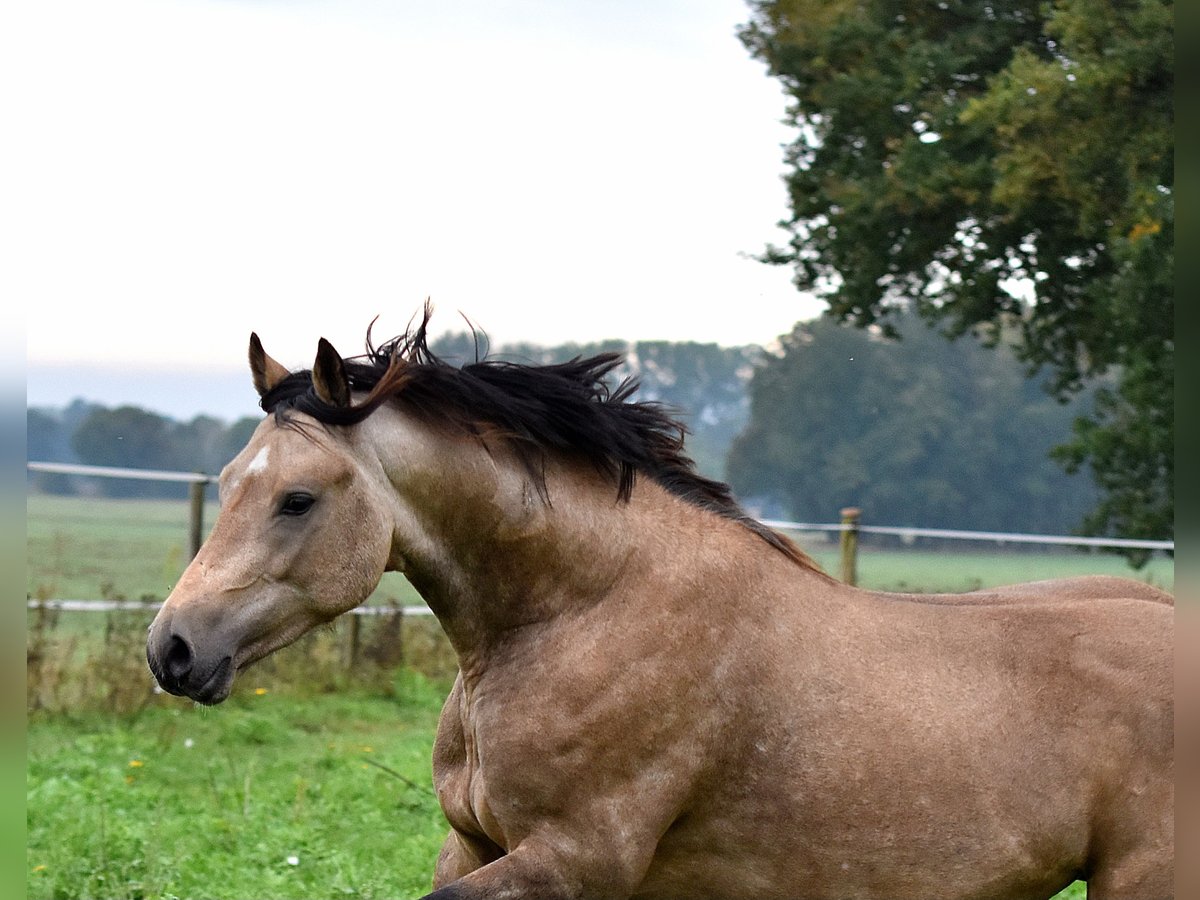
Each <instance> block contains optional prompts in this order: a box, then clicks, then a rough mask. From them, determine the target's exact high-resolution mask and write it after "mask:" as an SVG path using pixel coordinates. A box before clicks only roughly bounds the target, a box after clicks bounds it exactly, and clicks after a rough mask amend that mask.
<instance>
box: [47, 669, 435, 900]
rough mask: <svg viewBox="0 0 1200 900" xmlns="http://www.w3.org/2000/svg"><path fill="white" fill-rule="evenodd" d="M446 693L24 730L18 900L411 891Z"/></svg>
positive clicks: (419, 884)
mask: <svg viewBox="0 0 1200 900" xmlns="http://www.w3.org/2000/svg"><path fill="white" fill-rule="evenodd" d="M444 691H445V685H440V684H435V683H431V682H427V681H425V680H423V679H422V678H420V676H416V675H413V674H411V673H401V674H400V675H398V676H397V690H396V693H395V696H393V697H381V696H378V695H376V696H371V695H365V694H357V695H356V694H350V695H345V694H343V695H324V696H320V695H318V696H304V697H297V696H290V697H288V696H281V695H280V694H278V693H276V692H274V691H270V692H261V693H255V692H253V691H250V692H242V693H241V694H240V695H239V696H237V697H235V698H233V699H232V700H231V701H229V702H228V703H227V704H225V705H224V706H222V707H220V708H219V709H215V710H208V709H204V708H201V707H196V706H193V705H192V704H190V703H185V702H183V701H174V700H171V701H164V705H162V706H156V707H154V708H151V709H147V710H144V711H143V712H142V713H140V714H139V715H137V716H134V717H113V716H109V715H104V714H90V715H86V716H79V717H53V718H42V717H35V718H33V719H32V720H31V721H30V722H29V727H28V750H27V753H28V777H27V791H28V793H27V827H28V838H27V848H26V856H27V861H28V876H27V893H28V897H29V898H31V900H32V898H45V900H73V898H112V900H151V898H161V900H169V898H212V900H225V898H228V900H246V898H293V897H294V898H314V897H353V898H362V900H370V898H383V897H388V898H402V897H418V896H421V895H422V894H423V893H426V892H427V891H428V889H429V884H430V878H431V876H432V872H433V862H434V860H435V859H436V858H437V852H438V849H439V848H440V846H441V842H442V839H443V838H444V837H445V834H446V828H447V826H446V824H445V820H444V819H443V818H442V815H441V812H440V810H439V809H438V806H437V801H436V800H435V798H434V796H433V792H432V788H431V784H430V774H429V772H430V747H431V745H432V742H433V734H434V727H435V723H436V718H437V714H438V710H439V708H440V705H441V702H442V700H443V699H444Z"/></svg>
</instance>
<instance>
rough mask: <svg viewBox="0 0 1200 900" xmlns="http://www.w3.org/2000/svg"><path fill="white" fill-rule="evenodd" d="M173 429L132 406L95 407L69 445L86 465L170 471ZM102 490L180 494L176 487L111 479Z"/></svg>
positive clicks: (174, 456) (175, 453) (175, 458)
mask: <svg viewBox="0 0 1200 900" xmlns="http://www.w3.org/2000/svg"><path fill="white" fill-rule="evenodd" d="M173 427H174V423H173V422H172V421H171V420H170V419H168V418H166V417H164V416H160V415H158V414H156V413H152V412H148V411H146V410H144V409H140V408H138V407H136V406H120V407H117V408H116V409H106V408H104V407H99V408H97V409H95V410H93V411H92V413H91V414H90V415H89V416H88V417H87V418H86V419H84V420H83V421H82V422H81V423H80V424H79V427H78V428H77V429H76V430H75V432H74V434H72V435H71V446H72V448H73V449H74V450H75V452H76V453H77V454H78V455H79V459H80V460H81V461H82V462H84V463H87V464H89V465H94V466H117V467H129V468H138V469H167V470H173V469H177V468H180V460H179V447H178V445H177V443H176V442H175V441H174V440H173V438H172V433H171V432H172V429H173ZM103 490H104V491H105V493H108V494H109V495H111V496H117V497H130V496H137V495H139V494H152V495H154V496H173V495H177V494H180V493H181V488H180V487H179V485H166V486H164V485H159V484H157V483H154V482H144V483H138V482H128V481H123V480H115V479H107V480H106V483H105V484H104V486H103Z"/></svg>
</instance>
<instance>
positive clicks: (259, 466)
mask: <svg viewBox="0 0 1200 900" xmlns="http://www.w3.org/2000/svg"><path fill="white" fill-rule="evenodd" d="M270 458H271V448H270V447H263V448H262V449H261V450H259V451H258V453H257V454H255V456H254V459H252V460H250V465H248V466H246V474H247V475H253V474H254V473H256V472H261V471H263V470H264V469H266V467H267V461H268V460H269V459H270Z"/></svg>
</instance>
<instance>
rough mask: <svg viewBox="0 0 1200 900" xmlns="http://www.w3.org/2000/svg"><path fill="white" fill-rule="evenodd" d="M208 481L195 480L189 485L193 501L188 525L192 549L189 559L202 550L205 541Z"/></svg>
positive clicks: (190, 497)
mask: <svg viewBox="0 0 1200 900" xmlns="http://www.w3.org/2000/svg"><path fill="white" fill-rule="evenodd" d="M206 487H208V481H207V480H205V481H193V482H192V483H191V484H189V485H188V499H189V500H190V501H191V507H192V510H191V518H190V522H189V525H188V547H189V549H190V550H191V551H192V555H191V556H190V557H189V559H192V558H194V557H195V556H196V554H197V553H199V552H200V545H201V544H202V543H203V542H204V489H205V488H206Z"/></svg>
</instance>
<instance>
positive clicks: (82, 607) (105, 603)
mask: <svg viewBox="0 0 1200 900" xmlns="http://www.w3.org/2000/svg"><path fill="white" fill-rule="evenodd" d="M26 606H27V607H28V608H29V609H55V610H62V611H64V612H113V611H115V610H125V609H128V610H143V611H145V612H157V611H158V609H159V607H161V606H162V603H159V602H157V601H151V600H30V601H28V602H27V603H26ZM392 613H402V614H404V615H406V616H432V615H433V610H431V609H430V608H429V607H428V606H356V607H355V608H354V609H352V610H350V615H355V616H386V615H390V614H392Z"/></svg>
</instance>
